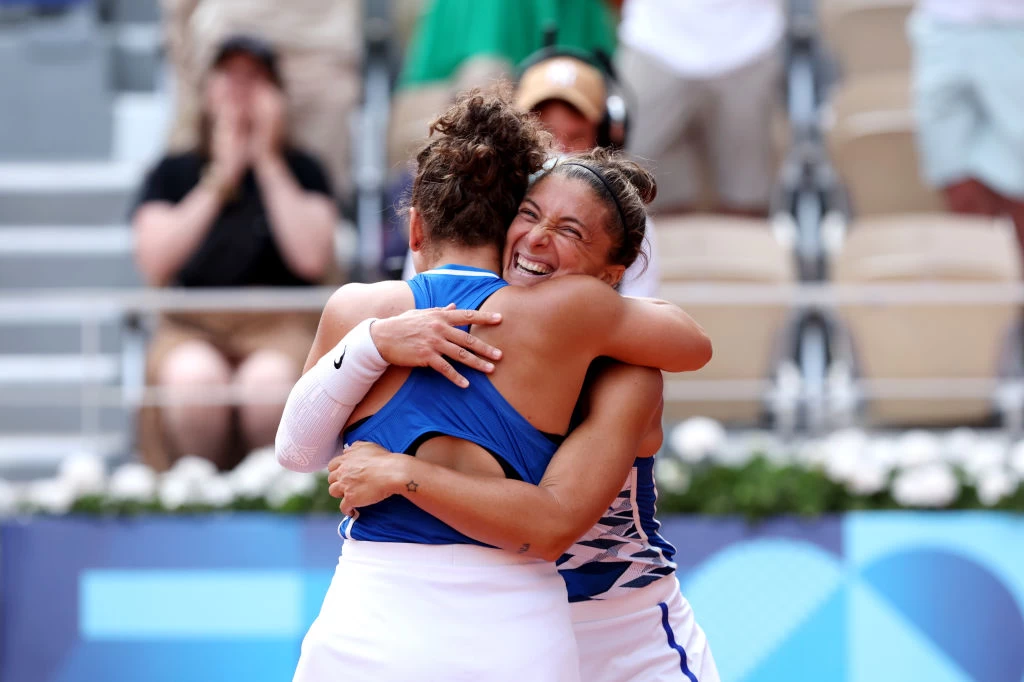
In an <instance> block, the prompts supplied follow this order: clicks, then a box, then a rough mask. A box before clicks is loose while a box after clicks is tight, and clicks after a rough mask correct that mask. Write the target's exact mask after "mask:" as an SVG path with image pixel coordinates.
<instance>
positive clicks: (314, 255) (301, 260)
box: [290, 249, 334, 282]
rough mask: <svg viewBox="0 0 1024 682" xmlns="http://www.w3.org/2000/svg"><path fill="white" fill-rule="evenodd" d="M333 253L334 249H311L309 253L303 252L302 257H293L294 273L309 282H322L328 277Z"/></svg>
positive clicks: (292, 266)
mask: <svg viewBox="0 0 1024 682" xmlns="http://www.w3.org/2000/svg"><path fill="white" fill-rule="evenodd" d="M333 254H334V251H333V249H332V250H330V251H324V250H322V249H321V250H318V252H312V251H311V252H310V253H308V254H303V255H302V256H301V257H298V258H295V259H293V262H292V263H291V264H290V265H291V268H292V270H293V271H294V273H295V274H296V275H297V276H298V277H301V278H302V279H304V280H306V281H307V282H322V281H323V280H324V279H325V278H326V277H327V272H328V266H329V264H330V257H331V256H332V255H333Z"/></svg>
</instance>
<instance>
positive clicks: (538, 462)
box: [339, 265, 558, 545]
mask: <svg viewBox="0 0 1024 682" xmlns="http://www.w3.org/2000/svg"><path fill="white" fill-rule="evenodd" d="M409 286H410V287H411V288H412V291H413V295H414V297H415V300H416V307H417V308H434V307H443V306H446V305H448V304H449V303H455V305H456V306H458V307H459V308H463V309H473V310H475V309H477V308H479V307H480V306H481V305H482V304H483V302H484V301H486V300H487V299H488V297H490V296H491V294H493V293H494V292H496V291H498V290H499V289H501V288H503V287H506V286H508V283H507V282H505V281H504V280H502V279H501V278H499V277H498V276H497V275H495V274H494V273H491V272H487V271H485V270H479V269H477V268H470V267H465V266H457V265H448V266H444V267H442V268H438V269H435V270H430V271H428V272H424V273H422V274H420V275H417V276H416V277H414V278H413V279H412V280H410V281H409ZM459 372H460V373H461V374H462V375H463V376H464V377H466V379H468V380H469V387H468V388H459V387H457V386H456V385H455V384H453V383H451V382H450V381H448V380H447V379H445V378H444V377H443V376H442V375H441V374H440V373H438V372H436V371H434V370H433V369H430V368H419V367H418V368H415V369H413V371H412V372H411V373H410V374H409V378H408V379H406V381H405V383H404V384H402V387H401V388H400V389H399V390H398V392H397V393H396V394H395V395H394V397H392V398H391V400H389V401H388V402H387V404H385V405H384V406H383V407H382V408H381V409H380V411H379V412H377V413H376V414H374V415H373V416H371V417H369V418H368V419H366V420H364V421H362V422H359V423H356V424H354V425H353V426H352V427H350V428H349V429H348V431H346V432H345V442H346V443H354V442H356V441H369V442H372V443H377V444H379V445H381V446H382V447H384V448H386V449H388V450H390V451H391V452H404V453H406V454H414V453H415V450H416V448H417V447H419V445H420V444H421V443H422V442H423V441H425V440H428V439H429V438H430V437H433V436H439V435H444V436H453V437H456V438H462V439H464V440H467V441H470V442H473V443H476V444H477V445H479V446H481V447H483V448H485V449H487V450H488V451H489V452H491V453H492V454H493V455H494V456H495V458H496V459H497V460H498V462H499V463H500V464H501V465H502V468H503V469H504V470H505V472H506V475H508V476H509V477H512V478H519V479H522V480H523V481H526V482H527V483H533V484H537V483H539V482H540V479H541V477H542V476H543V475H544V470H545V469H547V466H548V462H550V461H551V457H552V456H553V455H554V454H555V450H556V449H557V447H558V442H557V441H556V440H553V439H551V438H550V437H548V436H546V435H545V434H543V433H541V432H540V431H538V430H537V429H536V428H534V427H533V425H531V424H530V423H529V422H528V421H526V418H525V417H523V416H522V415H521V414H519V413H518V412H516V411H515V410H514V409H513V408H512V406H511V405H509V403H508V401H506V400H505V398H504V397H503V396H502V395H501V394H500V393H499V392H498V390H497V389H496V388H494V385H493V384H492V383H491V381H490V379H488V377H487V376H486V375H485V374H483V373H481V372H477V371H475V370H472V369H470V368H468V367H465V366H463V365H460V366H459ZM339 530H340V532H341V534H342V536H343V537H346V538H353V539H355V540H370V541H375V542H414V543H419V544H428V545H452V544H475V545H483V544H484V543H482V542H477V541H476V540H473V539H472V538H469V537H467V536H465V535H463V534H462V533H459V532H458V531H456V530H455V529H454V528H452V527H451V526H449V525H448V524H446V523H444V522H442V521H440V520H439V519H437V518H436V517H434V516H431V515H430V514H428V513H427V512H425V511H423V510H421V509H420V508H419V507H417V506H416V505H414V504H413V503H411V502H409V501H408V500H406V499H405V498H404V497H401V496H399V495H393V496H391V497H389V498H387V499H385V500H382V501H381V502H378V503H377V504H373V505H370V506H368V507H363V508H361V509H360V510H359V514H358V515H357V517H356V519H355V520H353V519H351V518H349V517H346V518H345V520H343V521H342V522H341V526H340V528H339Z"/></svg>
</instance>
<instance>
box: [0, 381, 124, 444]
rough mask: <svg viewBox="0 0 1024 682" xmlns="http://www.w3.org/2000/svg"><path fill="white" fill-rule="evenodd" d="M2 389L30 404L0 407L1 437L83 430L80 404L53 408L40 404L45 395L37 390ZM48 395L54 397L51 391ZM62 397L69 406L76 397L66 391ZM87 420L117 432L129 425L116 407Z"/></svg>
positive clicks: (88, 416)
mask: <svg viewBox="0 0 1024 682" xmlns="http://www.w3.org/2000/svg"><path fill="white" fill-rule="evenodd" d="M2 390H3V391H5V392H7V391H9V392H12V393H13V395H15V396H20V397H23V398H24V399H25V400H26V402H31V404H26V405H21V406H19V405H10V404H0V438H2V437H3V436H4V435H6V434H10V433H18V432H22V431H33V432H38V433H52V434H56V435H62V434H63V435H68V434H72V435H73V434H76V433H78V432H80V431H81V430H82V427H83V415H82V409H81V406H80V405H74V404H64V405H61V406H56V407H55V406H52V405H51V406H47V405H46V404H41V403H43V402H44V401H43V400H42V398H43V397H44V393H43V392H42V391H40V390H39V389H28V390H26V389H18V388H8V387H4V388H3V389H2ZM51 395H56V394H55V393H54V392H52V391H51ZM63 395H64V397H65V398H68V402H69V403H70V398H71V397H76V396H71V395H70V393H69V392H64V394H63ZM37 399H38V400H37ZM86 419H96V421H97V422H98V424H97V425H98V427H99V428H101V429H106V430H109V431H118V432H120V431H122V430H124V429H125V425H126V424H127V423H128V417H127V413H126V412H125V411H124V410H123V409H122V408H119V407H116V408H115V407H108V408H103V409H101V410H100V411H99V412H98V417H96V416H94V415H87V416H86Z"/></svg>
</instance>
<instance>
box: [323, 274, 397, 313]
mask: <svg viewBox="0 0 1024 682" xmlns="http://www.w3.org/2000/svg"><path fill="white" fill-rule="evenodd" d="M414 307H415V302H414V301H413V296H412V290H411V289H410V288H409V285H408V284H406V283H405V282H400V281H394V280H388V281H384V282H373V283H372V284H362V283H359V282H353V283H351V284H346V285H345V286H343V287H341V288H340V289H338V290H337V291H335V292H334V293H333V294H331V298H330V300H329V301H327V306H326V307H325V308H324V315H325V316H330V317H332V318H334V319H337V320H351V321H352V323H353V324H356V323H358V322H361V321H362V320H365V319H366V318H368V317H393V316H394V315H400V314H401V313H404V312H405V311H406V310H409V309H411V308H414Z"/></svg>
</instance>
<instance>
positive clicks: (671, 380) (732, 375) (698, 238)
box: [654, 215, 796, 423]
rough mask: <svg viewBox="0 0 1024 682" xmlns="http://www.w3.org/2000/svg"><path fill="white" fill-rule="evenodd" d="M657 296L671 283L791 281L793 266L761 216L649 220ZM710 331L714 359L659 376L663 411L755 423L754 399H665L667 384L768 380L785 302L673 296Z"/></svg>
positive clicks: (756, 401) (668, 292)
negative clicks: (694, 299) (715, 300)
mask: <svg viewBox="0 0 1024 682" xmlns="http://www.w3.org/2000/svg"><path fill="white" fill-rule="evenodd" d="M654 225H655V229H657V231H658V257H659V268H660V270H661V278H662V292H661V295H662V296H663V297H665V298H667V299H669V300H671V299H672V285H673V284H726V285H728V284H745V285H750V284H768V285H783V284H790V283H792V282H793V281H794V280H795V278H796V274H795V265H794V263H793V259H792V256H791V254H790V253H789V251H788V250H786V249H784V248H783V247H782V246H780V245H779V244H778V242H776V241H775V238H774V237H773V236H772V232H771V228H770V227H769V225H768V223H767V221H764V220H756V219H749V218H732V217H728V216H715V215H689V216H684V217H678V216H676V217H667V216H665V217H661V216H659V217H657V218H656V219H655V221H654ZM680 303H681V305H682V306H683V308H684V309H685V310H686V311H687V312H688V313H690V314H691V315H693V317H694V319H696V320H697V321H698V322H699V323H700V324H701V325H702V326H703V327H704V329H705V330H706V331H707V332H708V334H709V335H710V336H711V342H712V344H713V345H714V356H713V357H712V359H711V362H710V363H708V365H707V366H706V367H704V368H703V369H701V370H700V371H698V372H691V373H686V374H666V375H665V381H666V391H665V396H666V399H665V416H666V417H667V418H668V419H683V418H686V417H690V416H695V415H702V416H707V417H713V418H715V419H721V420H723V421H727V422H731V423H752V422H756V421H757V419H758V417H759V415H760V413H761V405H762V401H761V399H759V398H750V399H743V400H740V399H737V400H729V401H718V400H715V401H707V402H693V401H686V400H673V398H672V395H673V389H674V387H675V386H679V387H680V388H682V389H684V390H685V388H686V387H685V386H684V384H685V383H686V382H690V381H694V380H696V381H711V380H731V381H732V382H737V383H744V382H750V383H756V382H762V381H765V380H767V379H769V378H770V376H771V374H772V370H773V369H774V359H775V355H776V349H777V343H778V339H779V337H780V335H781V334H780V332H781V331H782V329H783V328H784V326H785V323H786V318H787V314H788V306H786V305H781V304H779V305H776V304H768V305H765V304H750V305H713V304H700V305H693V304H689V303H686V302H684V301H680Z"/></svg>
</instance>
